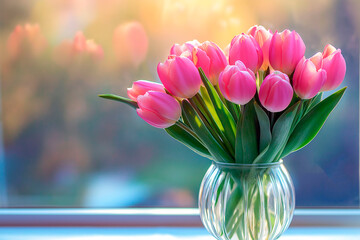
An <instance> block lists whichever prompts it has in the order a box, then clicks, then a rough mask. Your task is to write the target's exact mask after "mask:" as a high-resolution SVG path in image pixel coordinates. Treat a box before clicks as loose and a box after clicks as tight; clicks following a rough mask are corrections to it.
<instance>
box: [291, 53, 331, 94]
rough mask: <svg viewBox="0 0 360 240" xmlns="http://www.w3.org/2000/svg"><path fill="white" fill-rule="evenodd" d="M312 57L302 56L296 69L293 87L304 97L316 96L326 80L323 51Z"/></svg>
mask: <svg viewBox="0 0 360 240" xmlns="http://www.w3.org/2000/svg"><path fill="white" fill-rule="evenodd" d="M319 54H320V55H319ZM319 57H320V58H319ZM312 59H313V60H312ZM312 59H305V58H302V59H301V60H300V62H299V63H298V65H297V66H296V69H295V73H294V77H293V87H294V91H295V92H296V94H297V95H298V96H299V97H300V98H302V99H310V98H313V97H315V95H316V94H317V93H318V92H319V91H320V89H321V87H322V86H323V84H324V82H325V80H326V71H325V70H323V69H321V66H322V61H321V60H322V58H321V53H318V54H315V55H314V56H313V57H312ZM313 61H314V62H313Z"/></svg>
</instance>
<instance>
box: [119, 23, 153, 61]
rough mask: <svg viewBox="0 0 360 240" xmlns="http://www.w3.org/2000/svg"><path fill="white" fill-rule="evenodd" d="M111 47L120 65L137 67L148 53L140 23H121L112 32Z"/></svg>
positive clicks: (146, 41)
mask: <svg viewBox="0 0 360 240" xmlns="http://www.w3.org/2000/svg"><path fill="white" fill-rule="evenodd" d="M113 45H114V52H115V55H116V57H117V60H118V62H119V63H120V64H121V65H125V66H126V65H129V64H131V65H132V66H134V67H138V66H139V65H140V64H141V63H142V62H143V61H144V60H145V58H146V55H147V52H148V46H149V40H148V35H147V34H146V31H145V29H144V27H143V25H142V24H141V23H140V22H136V21H134V22H126V23H122V24H120V25H119V26H118V27H117V28H116V29H115V31H114V35H113Z"/></svg>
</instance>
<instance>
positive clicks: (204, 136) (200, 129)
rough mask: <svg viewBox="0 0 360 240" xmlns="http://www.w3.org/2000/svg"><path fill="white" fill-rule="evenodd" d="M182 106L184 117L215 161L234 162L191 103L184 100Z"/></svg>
mask: <svg viewBox="0 0 360 240" xmlns="http://www.w3.org/2000/svg"><path fill="white" fill-rule="evenodd" d="M181 105H182V108H183V110H184V111H183V114H184V116H183V117H184V118H186V119H187V121H188V122H189V123H190V126H191V128H192V129H193V131H194V132H195V134H196V135H197V136H198V137H199V139H200V140H201V142H202V143H203V144H204V145H205V147H206V148H207V149H208V151H209V152H210V154H211V155H212V156H213V157H214V160H216V161H220V162H229V163H231V162H234V160H233V159H232V157H231V156H230V155H229V153H228V152H226V151H225V150H224V149H223V148H222V147H221V146H220V144H219V143H218V142H217V141H216V140H215V139H214V137H213V136H212V135H211V133H210V132H209V130H208V129H207V128H206V126H205V124H204V123H203V121H202V120H201V118H200V117H199V115H198V114H197V113H196V111H195V110H194V108H193V107H192V106H191V105H190V103H189V102H188V101H187V100H183V101H182V104H181Z"/></svg>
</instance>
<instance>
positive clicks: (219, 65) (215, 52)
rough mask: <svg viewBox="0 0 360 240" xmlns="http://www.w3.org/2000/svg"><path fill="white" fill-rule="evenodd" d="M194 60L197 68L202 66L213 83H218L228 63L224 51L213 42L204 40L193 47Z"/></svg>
mask: <svg viewBox="0 0 360 240" xmlns="http://www.w3.org/2000/svg"><path fill="white" fill-rule="evenodd" d="M192 60H193V62H194V64H195V66H196V67H197V68H199V67H201V68H202V69H203V70H204V73H205V75H206V76H207V77H208V78H209V80H210V82H211V83H212V84H213V85H217V82H218V77H219V74H220V72H221V71H223V70H224V68H225V67H226V66H227V65H228V62H227V60H226V57H225V54H224V52H223V51H222V50H221V49H220V48H219V47H218V46H217V45H216V44H215V43H213V42H209V41H206V42H203V43H202V44H201V45H200V46H198V47H195V48H193V50H192Z"/></svg>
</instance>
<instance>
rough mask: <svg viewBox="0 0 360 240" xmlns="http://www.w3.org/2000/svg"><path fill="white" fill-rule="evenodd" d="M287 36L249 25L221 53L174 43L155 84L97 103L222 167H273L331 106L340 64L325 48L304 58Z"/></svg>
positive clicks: (297, 41) (300, 46)
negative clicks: (131, 112) (121, 107)
mask: <svg viewBox="0 0 360 240" xmlns="http://www.w3.org/2000/svg"><path fill="white" fill-rule="evenodd" d="M304 53H305V44H304V42H303V40H302V39H301V37H300V35H299V34H298V33H296V32H295V31H292V32H291V31H289V30H284V31H283V32H281V33H278V32H275V33H274V34H272V32H271V31H269V30H266V29H265V28H264V27H262V26H253V27H252V28H250V29H249V30H248V32H247V34H244V33H242V34H240V35H237V36H235V37H234V38H233V39H232V41H231V43H230V44H229V46H228V47H227V48H226V49H225V51H223V50H221V49H220V48H219V47H218V46H217V45H216V44H215V43H213V42H209V41H206V42H204V43H199V42H198V41H196V40H194V41H189V42H186V43H184V44H182V45H179V44H175V45H173V47H172V48H171V50H170V55H169V57H168V59H167V60H166V61H165V62H164V63H159V65H158V67H157V72H158V75H159V78H160V80H161V82H162V84H159V83H155V82H151V81H145V80H139V81H136V82H134V83H133V86H132V88H129V89H128V96H129V98H124V97H121V96H117V95H114V94H103V95H100V97H102V98H107V99H111V100H116V101H120V102H123V103H126V104H128V105H130V106H131V107H133V108H135V109H136V112H137V114H138V115H139V116H140V117H141V118H142V119H144V120H145V121H146V122H147V123H149V124H150V125H152V126H154V127H157V128H164V129H165V131H166V132H167V133H168V134H169V135H170V136H172V137H173V138H175V139H176V140H178V141H180V142H181V143H183V144H185V145H186V146H187V147H189V148H190V149H191V150H193V151H195V152H196V153H198V154H199V155H201V156H204V157H206V158H209V159H211V160H213V161H219V162H227V163H247V164H251V163H269V162H277V161H279V160H280V159H281V158H283V157H285V156H287V155H288V154H290V153H292V152H294V151H297V150H299V149H300V148H302V147H304V146H305V145H307V144H308V143H309V142H310V141H311V140H312V139H313V138H314V137H315V136H316V135H317V133H318V132H319V130H320V129H321V127H322V126H323V124H324V122H325V121H326V119H327V117H328V116H329V114H330V113H331V111H332V110H333V109H334V108H335V106H336V105H337V103H338V102H339V100H340V99H341V97H342V95H343V94H344V92H345V88H343V89H340V90H338V91H337V92H335V93H333V94H332V95H330V96H329V97H327V98H325V99H322V92H323V91H329V90H333V89H335V88H337V87H338V86H339V85H340V84H341V82H342V81H343V79H344V76H345V71H346V65H345V60H344V58H343V56H342V54H341V50H340V49H336V48H334V47H333V46H331V45H327V46H326V47H325V49H324V51H323V52H322V53H320V52H319V53H316V54H315V55H314V56H312V57H310V58H308V59H306V58H305V57H304Z"/></svg>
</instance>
